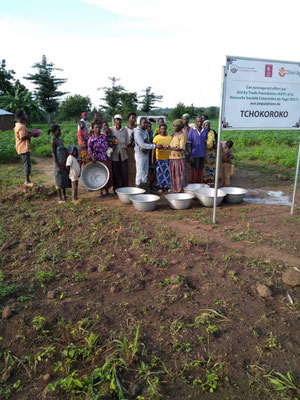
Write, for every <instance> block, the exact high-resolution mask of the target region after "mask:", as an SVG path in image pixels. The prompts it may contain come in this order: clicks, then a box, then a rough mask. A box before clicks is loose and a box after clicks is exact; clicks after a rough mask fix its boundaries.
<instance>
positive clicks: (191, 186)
mask: <svg viewBox="0 0 300 400" xmlns="http://www.w3.org/2000/svg"><path fill="white" fill-rule="evenodd" d="M206 187H207V188H209V187H210V186H209V185H206V184H205V183H189V184H188V185H187V186H186V187H184V188H183V190H184V193H188V194H192V195H195V193H194V192H195V190H198V189H203V188H206Z"/></svg>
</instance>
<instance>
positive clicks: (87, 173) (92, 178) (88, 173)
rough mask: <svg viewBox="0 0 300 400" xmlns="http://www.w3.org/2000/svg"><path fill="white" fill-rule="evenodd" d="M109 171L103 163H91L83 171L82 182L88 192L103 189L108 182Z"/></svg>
mask: <svg viewBox="0 0 300 400" xmlns="http://www.w3.org/2000/svg"><path fill="white" fill-rule="evenodd" d="M108 179H109V171H108V168H107V166H106V165H104V164H102V163H101V162H95V163H94V162H89V163H88V164H86V165H85V166H84V167H83V168H82V171H81V182H82V183H83V185H84V186H85V187H86V188H87V189H88V190H99V189H102V188H103V187H104V186H105V185H106V184H107V182H108Z"/></svg>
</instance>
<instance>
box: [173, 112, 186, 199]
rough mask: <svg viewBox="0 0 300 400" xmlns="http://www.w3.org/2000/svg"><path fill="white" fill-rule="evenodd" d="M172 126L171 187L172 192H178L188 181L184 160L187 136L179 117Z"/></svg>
mask: <svg viewBox="0 0 300 400" xmlns="http://www.w3.org/2000/svg"><path fill="white" fill-rule="evenodd" d="M173 128H174V134H173V138H172V141H171V143H170V146H169V149H170V176H171V189H172V192H173V193H180V192H181V191H182V189H183V188H184V187H185V186H186V185H187V183H188V180H187V170H186V162H185V149H186V141H187V137H186V135H185V134H184V133H183V122H182V120H181V119H175V121H174V122H173Z"/></svg>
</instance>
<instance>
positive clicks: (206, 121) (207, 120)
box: [202, 119, 211, 126]
mask: <svg viewBox="0 0 300 400" xmlns="http://www.w3.org/2000/svg"><path fill="white" fill-rule="evenodd" d="M206 123H209V125H211V122H210V120H209V119H206V120H205V121H204V122H203V124H202V126H203V125H204V124H206Z"/></svg>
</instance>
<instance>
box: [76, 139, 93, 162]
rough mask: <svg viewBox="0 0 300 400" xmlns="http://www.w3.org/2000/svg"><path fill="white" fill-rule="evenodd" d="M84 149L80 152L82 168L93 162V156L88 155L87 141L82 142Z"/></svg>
mask: <svg viewBox="0 0 300 400" xmlns="http://www.w3.org/2000/svg"><path fill="white" fill-rule="evenodd" d="M82 144H83V145H82V147H81V149H80V151H79V158H80V160H79V162H80V166H81V168H83V167H84V166H85V165H86V164H88V163H89V162H90V161H92V159H91V156H90V155H89V153H88V149H87V140H83V141H82Z"/></svg>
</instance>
